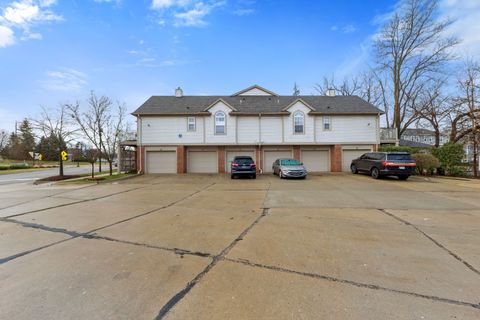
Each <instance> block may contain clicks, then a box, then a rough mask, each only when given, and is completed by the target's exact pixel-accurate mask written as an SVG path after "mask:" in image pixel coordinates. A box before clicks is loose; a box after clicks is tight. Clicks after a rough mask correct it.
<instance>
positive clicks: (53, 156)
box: [36, 135, 67, 161]
mask: <svg viewBox="0 0 480 320" xmlns="http://www.w3.org/2000/svg"><path fill="white" fill-rule="evenodd" d="M57 140H58V139H57V138H56V137H55V136H54V135H51V136H49V137H41V138H40V141H39V143H38V145H37V148H36V151H37V152H39V153H41V154H42V158H43V160H47V161H57V160H58V155H59V152H60V151H59V150H66V149H67V145H66V143H65V142H64V141H63V142H60V143H59V142H58V141H57Z"/></svg>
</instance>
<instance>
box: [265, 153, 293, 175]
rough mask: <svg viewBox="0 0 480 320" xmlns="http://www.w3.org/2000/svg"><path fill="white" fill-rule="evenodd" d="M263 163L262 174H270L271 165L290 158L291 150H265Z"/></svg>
mask: <svg viewBox="0 0 480 320" xmlns="http://www.w3.org/2000/svg"><path fill="white" fill-rule="evenodd" d="M263 154H264V158H263V159H264V161H263V172H272V165H273V163H274V162H275V160H277V159H281V158H291V157H292V151H291V150H275V151H274V150H265V151H264V153H263Z"/></svg>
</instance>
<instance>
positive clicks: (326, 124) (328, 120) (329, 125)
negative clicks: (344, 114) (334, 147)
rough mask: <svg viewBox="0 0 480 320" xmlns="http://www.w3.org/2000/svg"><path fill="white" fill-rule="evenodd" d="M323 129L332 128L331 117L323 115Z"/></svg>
mask: <svg viewBox="0 0 480 320" xmlns="http://www.w3.org/2000/svg"><path fill="white" fill-rule="evenodd" d="M323 130H324V131H330V130H332V118H330V117H323Z"/></svg>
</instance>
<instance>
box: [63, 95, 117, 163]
mask: <svg viewBox="0 0 480 320" xmlns="http://www.w3.org/2000/svg"><path fill="white" fill-rule="evenodd" d="M112 104H113V103H112V101H111V100H110V98H108V97H106V96H100V97H97V95H96V94H95V92H93V91H91V92H90V96H89V97H88V99H87V105H88V107H87V108H86V109H85V110H84V111H83V112H82V110H81V108H80V103H79V102H78V101H77V102H75V103H74V104H69V105H68V111H69V114H70V115H71V117H72V118H73V119H74V120H75V122H76V123H77V125H78V127H79V129H80V131H81V132H82V134H83V135H84V136H85V138H87V139H88V141H90V143H92V144H93V146H94V147H95V148H97V150H99V152H100V153H99V154H98V155H97V158H98V159H99V160H100V162H99V171H100V172H102V152H103V151H102V150H103V143H104V135H103V130H104V129H103V128H104V127H105V125H106V124H107V118H108V117H109V116H110V109H111V107H112Z"/></svg>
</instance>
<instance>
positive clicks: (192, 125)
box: [187, 117, 197, 132]
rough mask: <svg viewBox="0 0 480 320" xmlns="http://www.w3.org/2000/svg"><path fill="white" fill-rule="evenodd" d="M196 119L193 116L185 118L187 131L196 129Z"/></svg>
mask: <svg viewBox="0 0 480 320" xmlns="http://www.w3.org/2000/svg"><path fill="white" fill-rule="evenodd" d="M196 120H197V119H195V117H188V118H187V131H190V132H194V131H196V130H197V121H196Z"/></svg>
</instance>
